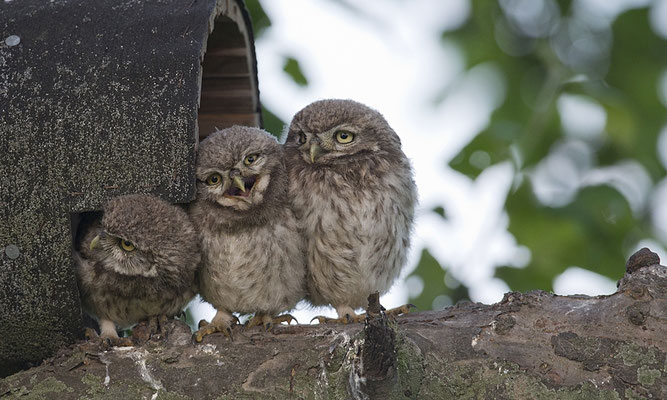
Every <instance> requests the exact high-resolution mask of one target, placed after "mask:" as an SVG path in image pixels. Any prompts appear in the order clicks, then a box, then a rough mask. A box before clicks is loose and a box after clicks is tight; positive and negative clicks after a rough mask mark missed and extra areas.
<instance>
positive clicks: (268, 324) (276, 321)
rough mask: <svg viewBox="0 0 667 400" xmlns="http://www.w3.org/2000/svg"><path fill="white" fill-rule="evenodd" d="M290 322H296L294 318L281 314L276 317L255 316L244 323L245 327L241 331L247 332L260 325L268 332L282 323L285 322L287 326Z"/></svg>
mask: <svg viewBox="0 0 667 400" xmlns="http://www.w3.org/2000/svg"><path fill="white" fill-rule="evenodd" d="M292 321H296V318H294V317H293V316H291V315H290V314H283V315H279V316H277V317H271V316H270V315H267V314H255V316H254V317H252V318H250V320H249V321H248V322H246V325H245V327H244V328H243V329H244V330H247V329H250V328H253V327H255V326H258V325H262V326H264V330H265V331H267V332H268V331H271V330H273V328H275V326H276V325H280V324H281V323H283V322H287V324H288V325H289V323H290V322H292ZM297 323H298V321H297Z"/></svg>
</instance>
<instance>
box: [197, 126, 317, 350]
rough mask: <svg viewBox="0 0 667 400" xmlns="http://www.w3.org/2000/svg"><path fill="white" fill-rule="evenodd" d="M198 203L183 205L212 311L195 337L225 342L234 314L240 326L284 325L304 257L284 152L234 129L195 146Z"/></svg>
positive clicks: (298, 293) (297, 292)
mask: <svg viewBox="0 0 667 400" xmlns="http://www.w3.org/2000/svg"><path fill="white" fill-rule="evenodd" d="M196 174H197V198H196V200H195V201H194V202H193V203H191V205H190V210H189V212H190V216H191V217H192V220H193V221H194V223H195V225H196V227H197V230H198V233H199V239H200V243H201V249H202V265H201V268H200V273H199V274H200V275H199V276H200V280H201V284H200V294H201V296H202V297H203V298H204V300H206V301H208V302H209V303H211V304H212V305H213V306H214V307H215V308H216V309H217V313H216V315H215V317H214V318H213V320H212V321H211V323H210V324H208V325H205V326H203V327H201V329H200V330H199V331H197V332H196V333H195V340H196V341H197V342H200V341H201V340H202V338H203V337H204V336H205V335H208V334H210V333H213V332H223V333H224V334H225V335H228V336H231V326H232V324H233V323H234V320H235V317H234V316H233V315H232V313H234V312H238V313H241V314H250V313H254V314H255V315H254V317H253V318H252V319H251V320H250V321H249V322H248V325H247V326H246V328H249V327H252V326H255V325H259V324H261V325H263V326H264V328H266V329H271V327H272V326H273V325H274V324H277V323H280V322H288V323H289V322H291V320H292V319H293V318H292V317H291V316H290V315H288V314H286V315H282V316H278V315H279V314H280V313H282V312H285V311H288V310H290V309H292V308H293V307H294V306H295V305H296V303H297V302H298V301H299V300H300V299H302V298H303V296H304V294H305V288H304V279H305V278H304V277H305V256H304V255H305V253H304V247H303V243H302V241H301V237H300V235H299V231H298V225H297V221H296V218H295V216H294V213H293V211H292V209H291V206H290V204H289V202H288V199H287V172H286V170H285V164H284V157H283V149H282V146H280V144H278V142H277V141H276V140H275V139H274V138H273V137H272V136H270V135H269V134H268V133H266V132H264V131H262V130H260V129H257V128H249V127H241V126H234V127H231V128H227V129H224V130H222V131H217V132H215V133H213V134H212V135H210V136H209V137H207V138H206V139H205V140H203V141H202V142H201V143H200V147H199V154H198V156H197V172H196Z"/></svg>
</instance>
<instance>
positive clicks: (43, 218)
mask: <svg viewBox="0 0 667 400" xmlns="http://www.w3.org/2000/svg"><path fill="white" fill-rule="evenodd" d="M229 3H237V2H235V1H222V0H220V1H218V2H216V1H215V0H206V1H200V0H193V1H182V0H158V1H136V0H95V1H89V0H52V1H42V0H21V1H12V2H0V32H2V36H1V38H2V39H0V154H1V155H2V156H1V158H0V217H1V225H0V249H4V251H2V252H0V376H3V375H6V374H8V373H10V372H12V371H14V370H16V369H18V368H22V367H26V366H29V365H30V364H35V363H39V362H40V361H41V360H42V359H43V358H44V357H46V356H48V355H50V354H51V353H52V352H53V351H54V350H55V349H57V348H59V347H61V346H63V345H65V344H67V343H71V342H73V341H74V340H75V339H76V338H77V337H78V336H79V335H80V333H81V311H80V306H79V298H78V292H77V288H76V281H75V278H74V273H73V265H72V259H71V246H72V239H71V237H72V234H71V229H72V228H71V227H70V225H73V224H71V215H72V213H77V212H81V211H86V210H96V209H100V208H101V206H102V205H103V204H104V202H105V201H106V200H108V199H110V198H111V197H114V196H116V195H120V194H126V193H137V192H142V193H153V194H156V195H158V196H160V197H162V198H163V199H166V200H168V201H171V202H186V201H189V200H191V199H192V197H193V196H194V160H195V157H196V155H195V154H196V146H197V109H198V104H199V93H200V84H201V59H202V57H203V55H204V53H205V50H206V40H207V38H208V35H209V33H210V30H211V29H212V26H211V24H212V22H213V21H214V19H215V15H217V14H218V13H220V12H224V11H225V9H226V8H227V7H228V6H229ZM236 6H237V7H238V4H236ZM241 7H242V6H241ZM237 11H238V10H237ZM17 39H19V40H17ZM253 61H254V60H253ZM12 245H13V246H15V247H13V248H11V249H10V248H9V247H8V246H12ZM17 250H18V251H17ZM17 253H18V254H17ZM15 256H16V257H15Z"/></svg>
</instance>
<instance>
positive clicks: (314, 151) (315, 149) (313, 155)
mask: <svg viewBox="0 0 667 400" xmlns="http://www.w3.org/2000/svg"><path fill="white" fill-rule="evenodd" d="M320 154H322V147H321V146H320V144H319V143H311V144H310V163H311V164H313V163H315V160H317V157H319V156H320Z"/></svg>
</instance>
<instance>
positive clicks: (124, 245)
mask: <svg viewBox="0 0 667 400" xmlns="http://www.w3.org/2000/svg"><path fill="white" fill-rule="evenodd" d="M120 248H121V249H123V250H125V251H127V252H130V251H134V244H132V242H130V241H128V240H125V239H121V240H120Z"/></svg>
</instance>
